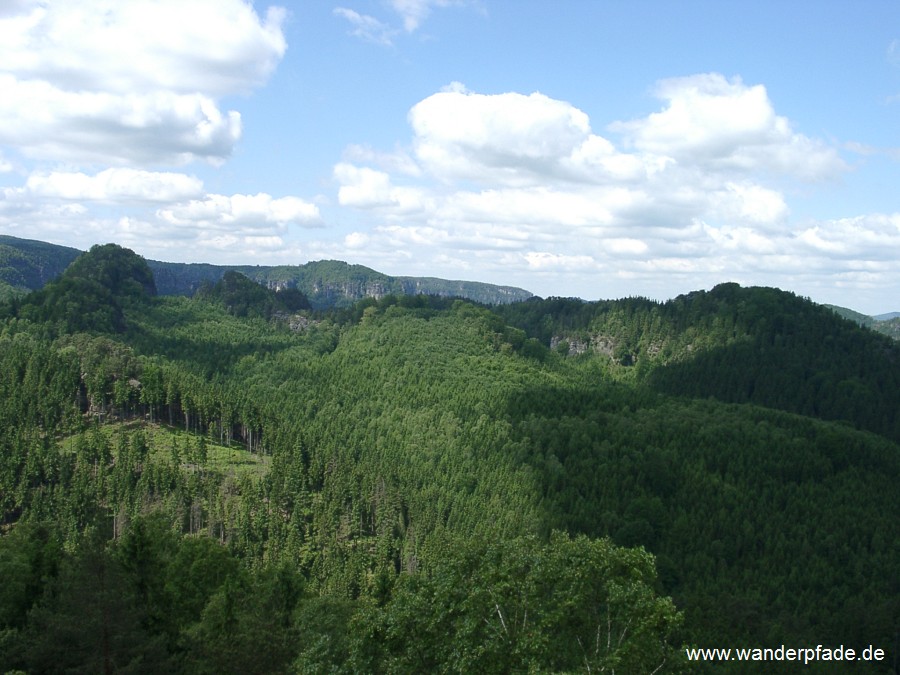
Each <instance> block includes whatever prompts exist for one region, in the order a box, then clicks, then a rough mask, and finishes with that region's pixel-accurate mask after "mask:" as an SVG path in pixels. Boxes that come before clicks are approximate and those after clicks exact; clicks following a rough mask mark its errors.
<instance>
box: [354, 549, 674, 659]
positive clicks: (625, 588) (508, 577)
mask: <svg viewBox="0 0 900 675" xmlns="http://www.w3.org/2000/svg"><path fill="white" fill-rule="evenodd" d="M433 555H434V561H433V564H432V565H428V564H425V565H423V570H422V571H420V572H418V573H416V574H409V575H404V576H402V577H401V578H400V580H399V583H398V587H397V589H396V591H395V593H394V595H393V597H392V598H391V600H390V602H388V603H387V604H385V605H384V606H382V607H376V608H372V609H371V610H370V612H369V613H368V614H365V615H363V619H364V620H363V621H362V622H360V623H359V625H356V626H355V627H354V630H353V639H354V641H355V644H354V649H353V651H354V653H355V655H356V658H357V659H358V660H357V661H356V662H355V664H354V665H355V666H356V668H357V669H358V670H361V671H364V672H372V673H378V672H389V673H422V672H467V673H470V672H478V673H509V672H575V671H586V672H594V671H596V672H604V671H607V670H608V671H620V672H629V673H638V672H658V670H659V669H660V668H661V667H662V666H663V665H666V664H668V665H669V666H670V667H669V669H668V670H667V672H674V670H676V668H675V667H674V666H675V665H676V663H677V662H679V661H680V660H681V655H680V654H679V653H678V652H677V651H676V649H675V648H674V646H673V645H672V644H670V642H669V640H670V639H671V638H672V637H673V635H674V633H675V631H676V629H677V627H678V624H679V622H680V617H679V615H678V613H677V612H676V611H675V608H674V606H673V605H672V602H671V601H670V600H668V599H663V598H659V597H657V595H656V593H655V592H654V590H653V586H654V582H655V573H654V569H653V562H652V559H651V558H650V556H648V555H647V554H646V553H644V552H643V551H640V550H631V551H626V550H624V549H620V548H617V547H615V546H613V545H612V544H611V543H610V542H608V541H604V540H589V539H587V538H586V537H579V538H576V539H570V538H568V537H567V536H565V535H561V534H558V533H557V534H555V535H554V536H553V537H552V538H551V539H550V541H549V542H547V543H541V542H540V541H538V540H536V539H534V538H523V539H514V540H504V541H486V540H480V539H468V538H466V539H463V538H451V539H449V540H447V541H444V542H441V546H440V548H439V550H438V551H435V552H433Z"/></svg>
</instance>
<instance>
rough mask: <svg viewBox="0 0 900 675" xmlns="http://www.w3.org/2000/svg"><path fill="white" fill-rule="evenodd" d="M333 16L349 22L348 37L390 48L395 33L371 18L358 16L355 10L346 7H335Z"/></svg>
mask: <svg viewBox="0 0 900 675" xmlns="http://www.w3.org/2000/svg"><path fill="white" fill-rule="evenodd" d="M334 14H335V16H339V17H341V18H343V19H346V20H347V21H349V22H350V25H352V26H353V30H351V31H350V35H353V36H354V37H358V38H362V39H363V40H366V41H367V42H373V43H375V44H377V45H382V46H384V47H390V46H391V45H392V44H393V43H394V40H393V39H394V36H395V35H396V34H397V31H396V30H395V29H393V28H391V26H389V25H388V24H386V23H382V22H381V21H379V20H378V19H376V18H375V17H373V16H369V15H368V14H360V13H359V12H357V11H356V10H353V9H348V8H346V7H335V9H334Z"/></svg>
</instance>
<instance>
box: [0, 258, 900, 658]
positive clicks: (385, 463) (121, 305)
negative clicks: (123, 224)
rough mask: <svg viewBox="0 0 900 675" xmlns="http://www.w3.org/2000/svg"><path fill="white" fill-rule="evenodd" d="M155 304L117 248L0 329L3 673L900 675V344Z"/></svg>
mask: <svg viewBox="0 0 900 675" xmlns="http://www.w3.org/2000/svg"><path fill="white" fill-rule="evenodd" d="M152 281H153V279H152V275H149V268H148V266H147V264H146V263H145V262H144V261H143V260H141V259H140V258H139V257H138V256H136V255H135V254H134V253H132V252H130V251H127V250H125V249H120V248H119V247H115V246H112V245H108V246H103V247H95V249H92V250H91V251H90V252H89V253H87V254H85V255H84V256H83V257H82V258H79V260H78V261H76V263H75V264H73V265H72V267H71V268H70V270H69V271H68V272H66V274H65V275H64V276H63V277H62V278H61V279H59V280H58V281H56V282H54V283H52V284H48V286H47V287H45V289H44V290H42V291H39V292H37V293H32V294H29V295H28V296H27V297H26V298H20V299H17V300H16V301H15V302H10V303H6V304H3V305H2V306H0V307H2V309H0V429H2V430H3V433H2V434H0V579H2V580H3V581H2V585H0V672H8V671H24V672H32V673H39V672H111V671H116V670H121V671H129V670H130V671H133V672H171V673H250V672H259V673H430V672H464V673H517V672H567V673H574V672H595V673H596V672H617V673H650V672H656V673H660V674H661V673H680V672H711V673H719V672H726V673H759V672H786V673H787V672H796V663H792V664H782V665H785V666H786V667H785V668H784V669H779V668H778V667H777V666H778V665H779V664H773V663H766V664H760V663H739V662H731V663H716V664H714V666H712V667H710V668H709V669H707V670H704V669H703V668H702V667H699V666H697V664H693V666H697V667H692V664H691V663H689V662H687V660H686V658H685V651H684V649H683V647H684V646H685V645H693V646H698V647H708V648H715V647H732V648H733V647H738V646H740V647H773V648H774V647H778V646H780V645H787V646H792V647H804V646H809V645H812V646H815V645H824V646H837V645H845V646H847V647H853V648H855V649H857V651H858V653H859V652H861V651H862V649H864V648H865V647H867V646H869V645H873V646H874V647H876V648H880V649H884V650H885V651H886V653H887V658H886V659H884V660H883V661H881V662H871V663H862V662H857V663H853V664H848V663H846V662H819V663H814V664H810V665H808V666H804V667H803V671H804V672H808V673H810V674H815V675H821V674H823V673H827V674H831V673H834V674H838V673H840V674H843V673H848V672H852V673H889V672H890V669H891V667H892V663H893V654H892V651H891V650H892V649H893V648H894V647H893V645H894V639H895V638H894V636H895V634H896V629H897V625H898V617H900V586H898V583H900V549H898V547H897V542H898V541H900V445H898V443H897V440H896V436H897V434H896V427H895V426H891V421H892V420H893V421H894V423H896V419H895V418H896V411H897V410H898V409H900V395H898V391H897V388H896V383H897V382H898V368H900V366H898V360H897V358H896V351H895V350H896V345H895V344H894V343H893V342H891V341H889V340H887V339H886V338H883V337H880V336H878V335H876V334H873V333H871V332H870V331H866V330H864V329H862V328H860V327H859V326H857V325H855V324H853V323H852V322H849V321H845V320H843V319H840V318H839V317H837V316H835V315H834V314H833V313H832V312H830V310H827V309H825V308H821V307H818V306H816V305H813V304H812V303H810V302H808V301H807V300H803V299H801V298H796V297H795V296H792V295H791V294H788V293H784V292H782V291H777V290H775V289H755V288H749V289H743V288H739V287H737V286H735V285H724V286H721V287H717V288H715V289H713V290H712V291H708V292H698V293H693V294H689V295H687V296H682V297H680V298H678V299H676V300H673V301H671V302H670V303H653V302H649V301H645V300H636V299H630V300H621V301H614V302H613V301H611V302H608V303H584V302H580V301H569V300H532V301H528V302H524V303H518V304H515V305H509V306H501V307H494V308H488V307H484V306H480V305H476V304H474V303H470V302H467V301H463V300H454V299H447V298H436V297H431V296H423V295H418V296H412V295H388V296H385V297H383V298H380V299H375V298H365V299H363V300H361V301H360V302H358V303H356V304H355V305H352V306H351V307H347V308H342V309H333V310H330V311H315V312H312V311H309V310H302V309H299V308H296V306H295V309H294V310H292V311H293V312H294V314H292V317H294V318H296V319H297V320H296V321H294V320H286V319H285V316H284V315H285V307H283V306H279V305H278V301H279V298H278V297H277V296H278V295H280V293H275V292H273V291H269V290H268V289H265V288H263V287H261V286H257V285H254V284H252V282H249V281H248V280H247V279H246V278H244V277H242V276H240V275H238V274H236V273H234V272H232V274H230V275H228V276H227V277H223V279H222V280H220V281H219V282H216V283H215V284H209V285H207V286H204V288H203V290H202V292H200V293H198V294H196V295H195V296H194V297H192V298H186V297H179V296H160V295H154V292H153V291H154V287H153V285H152V283H151V282H152ZM288 297H289V298H290V297H291V296H288ZM294 299H295V300H300V296H295V297H294ZM301 319H302V320H301ZM829 338H830V341H829ZM770 361H771V362H772V363H773V364H774V366H773V367H769V366H768V363H769V362H770ZM742 370H745V371H747V372H746V373H742V372H740V371H742ZM750 385H752V390H751V389H750V388H749V387H750ZM756 392H760V393H756ZM844 394H848V395H849V394H852V395H854V396H855V395H862V396H864V400H866V401H867V405H868V406H870V408H871V409H868V408H867V409H863V408H860V407H853V406H849V407H847V408H846V409H845V410H843V411H841V414H840V415H839V417H838V419H839V420H840V421H829V420H828V419H823V418H825V417H828V415H827V414H825V413H826V412H828V411H833V410H835V408H833V407H829V406H831V403H829V401H830V399H829V397H830V396H832V395H834V396H841V395H844ZM757 396H758V397H759V398H756V397H757ZM847 400H848V401H849V400H850V399H849V398H848V399H847ZM807 405H811V408H810V409H809V410H808V411H807V409H806V407H805V406H807ZM823 406H824V407H823ZM873 411H874V413H875V414H873ZM889 411H893V413H889ZM761 665H763V666H767V667H766V668H761V667H760V666H761ZM773 666H774V667H773ZM787 666H795V667H794V668H790V667H787Z"/></svg>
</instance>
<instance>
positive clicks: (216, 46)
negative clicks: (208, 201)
mask: <svg viewBox="0 0 900 675" xmlns="http://www.w3.org/2000/svg"><path fill="white" fill-rule="evenodd" d="M284 18H285V12H284V10H282V9H279V8H271V9H270V10H269V11H268V12H267V14H266V16H265V18H260V17H259V16H258V15H257V13H256V11H255V10H254V8H253V6H252V5H251V4H249V3H247V2H243V1H242V0H160V1H158V2H150V1H149V0H135V1H134V2H113V1H111V0H105V1H101V2H93V1H92V0H71V1H70V2H64V3H63V2H60V3H45V2H40V1H39V0H30V1H28V0H26V1H20V2H18V3H16V4H15V5H14V6H9V7H7V11H6V12H5V13H4V14H2V15H0V90H2V91H3V92H4V95H3V96H2V97H0V143H2V144H4V145H8V146H12V147H16V148H19V149H20V151H21V152H22V154H23V155H24V156H26V157H31V158H38V159H45V160H62V161H66V162H69V163H72V164H75V165H81V166H84V165H97V164H103V163H106V164H116V165H128V164H138V165H142V166H147V165H161V164H180V163H185V162H189V161H193V160H197V159H200V160H207V161H210V162H213V163H220V162H221V161H223V160H224V159H225V158H227V157H228V156H229V155H230V154H231V152H232V149H233V147H234V145H235V143H236V142H237V141H238V139H239V138H240V136H241V119H240V114H239V113H237V112H236V111H222V110H221V109H220V108H219V105H218V102H217V101H218V99H219V97H221V96H224V95H226V94H234V93H242V92H247V91H249V90H251V89H252V88H254V87H257V86H260V85H261V84H263V83H264V82H265V81H266V79H267V78H268V77H269V75H270V74H271V73H272V71H273V70H274V68H275V66H276V65H277V64H278V62H279V61H280V59H281V57H282V56H283V55H284V51H285V49H286V43H285V39H284V35H283V33H282V29H281V24H282V22H283V20H284Z"/></svg>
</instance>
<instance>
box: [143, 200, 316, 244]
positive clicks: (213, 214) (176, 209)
mask: <svg viewBox="0 0 900 675" xmlns="http://www.w3.org/2000/svg"><path fill="white" fill-rule="evenodd" d="M157 216H158V217H159V219H160V220H161V221H163V222H165V223H169V224H171V225H177V226H179V227H184V226H190V227H195V228H202V229H204V230H226V231H228V232H232V233H233V232H244V233H256V234H255V236H259V234H258V233H257V231H258V230H264V231H266V232H271V231H279V232H283V231H285V230H286V228H287V226H288V225H300V226H304V227H317V226H320V225H321V218H320V215H319V209H318V207H317V206H316V205H315V204H311V203H309V202H307V201H304V200H302V199H299V198H297V197H282V198H280V199H276V198H273V197H272V196H271V195H268V194H265V193H259V194H256V195H240V194H238V195H230V196H229V195H216V194H213V195H207V196H206V197H205V198H203V199H194V200H191V201H189V202H186V203H182V204H176V205H174V206H170V207H167V208H163V209H160V210H159V211H157Z"/></svg>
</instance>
